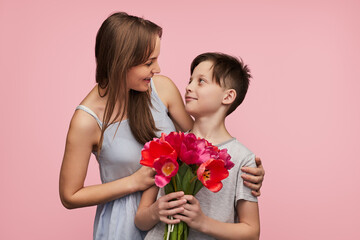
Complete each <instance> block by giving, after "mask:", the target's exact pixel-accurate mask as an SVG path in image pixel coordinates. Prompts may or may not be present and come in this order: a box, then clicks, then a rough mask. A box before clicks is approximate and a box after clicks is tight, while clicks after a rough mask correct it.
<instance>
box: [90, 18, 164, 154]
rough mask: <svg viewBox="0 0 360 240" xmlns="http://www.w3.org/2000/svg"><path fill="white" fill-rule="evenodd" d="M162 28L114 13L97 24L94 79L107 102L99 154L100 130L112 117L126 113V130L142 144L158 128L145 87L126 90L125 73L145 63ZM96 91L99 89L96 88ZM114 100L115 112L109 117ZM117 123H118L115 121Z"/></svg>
mask: <svg viewBox="0 0 360 240" xmlns="http://www.w3.org/2000/svg"><path fill="white" fill-rule="evenodd" d="M161 35H162V28H161V27H159V26H157V25H156V24H154V23H152V22H151V21H148V20H145V19H143V18H139V17H136V16H131V15H128V14H127V13H124V12H117V13H114V14H112V15H111V16H110V17H108V18H107V19H106V20H105V21H104V22H103V24H102V25H101V27H100V29H99V31H98V33H97V36H96V44H95V57H96V64H97V65H96V82H97V83H98V86H99V89H100V88H101V89H105V93H104V95H102V96H101V95H100V96H101V97H104V96H106V95H107V97H108V98H107V102H106V106H105V111H104V117H103V125H102V129H101V137H100V140H99V145H98V153H100V150H101V147H102V142H103V138H104V132H105V130H106V128H107V127H108V126H109V125H110V124H112V123H114V122H115V121H116V120H119V119H120V121H121V120H122V119H123V117H124V115H125V113H126V114H127V118H128V122H129V125H130V129H131V132H132V134H133V135H134V137H135V139H136V140H137V141H138V142H139V143H142V144H145V143H146V142H147V141H150V140H152V138H154V137H156V134H155V132H156V131H158V129H157V128H156V126H155V122H154V119H153V117H152V114H151V110H150V107H151V98H150V92H149V90H148V91H146V92H138V91H135V90H130V91H128V90H127V83H126V82H127V81H126V79H127V72H128V70H129V69H130V68H131V67H134V66H137V65H140V64H143V63H145V62H146V61H147V60H148V58H149V57H150V55H151V53H152V52H153V51H154V48H155V44H156V36H159V37H161ZM99 94H100V91H99ZM116 103H118V104H120V107H119V109H116V111H117V112H116V115H115V117H113V118H112V116H113V113H114V111H115V106H116ZM119 125H120V124H119Z"/></svg>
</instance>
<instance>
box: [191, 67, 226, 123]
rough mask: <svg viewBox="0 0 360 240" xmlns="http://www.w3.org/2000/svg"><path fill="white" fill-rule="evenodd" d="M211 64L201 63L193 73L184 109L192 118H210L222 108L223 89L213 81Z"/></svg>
mask: <svg viewBox="0 0 360 240" xmlns="http://www.w3.org/2000/svg"><path fill="white" fill-rule="evenodd" d="M212 66H213V63H212V62H211V61H204V62H201V63H200V64H199V65H197V66H196V68H195V69H194V71H193V74H192V75H191V78H190V81H189V84H188V86H187V87H186V94H185V102H186V104H185V109H186V111H187V112H188V113H189V114H190V115H192V116H194V117H205V116H211V115H212V114H214V113H216V112H217V111H218V110H219V109H220V107H221V106H222V102H223V99H224V97H225V91H226V90H225V89H224V88H222V87H221V86H219V85H218V84H216V82H215V80H213V69H212Z"/></svg>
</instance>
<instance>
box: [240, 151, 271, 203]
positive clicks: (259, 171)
mask: <svg viewBox="0 0 360 240" xmlns="http://www.w3.org/2000/svg"><path fill="white" fill-rule="evenodd" d="M255 162H256V166H257V167H242V168H241V171H243V172H245V173H247V174H242V175H241V177H242V178H243V179H244V185H245V186H247V187H248V188H250V189H251V190H252V191H251V194H252V195H253V196H255V197H259V196H260V195H261V193H260V189H261V186H262V183H263V181H264V176H265V169H264V167H263V165H262V163H261V159H260V158H258V157H256V158H255Z"/></svg>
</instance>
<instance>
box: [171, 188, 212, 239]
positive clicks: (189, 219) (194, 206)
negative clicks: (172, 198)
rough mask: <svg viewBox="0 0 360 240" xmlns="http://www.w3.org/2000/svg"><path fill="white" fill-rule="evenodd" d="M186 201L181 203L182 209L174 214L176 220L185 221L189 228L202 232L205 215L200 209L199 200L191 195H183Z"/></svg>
mask: <svg viewBox="0 0 360 240" xmlns="http://www.w3.org/2000/svg"><path fill="white" fill-rule="evenodd" d="M183 199H186V201H187V203H186V204H184V205H183V208H184V211H183V212H182V213H181V215H180V214H176V215H174V217H175V218H176V219H178V220H181V221H183V222H185V223H186V224H187V225H188V226H189V227H190V228H193V229H195V230H197V231H200V232H202V228H203V224H206V221H205V220H206V218H207V216H206V215H205V214H204V213H203V211H202V210H201V206H200V203H199V201H198V200H197V199H196V198H195V197H194V196H192V195H185V196H184V197H183Z"/></svg>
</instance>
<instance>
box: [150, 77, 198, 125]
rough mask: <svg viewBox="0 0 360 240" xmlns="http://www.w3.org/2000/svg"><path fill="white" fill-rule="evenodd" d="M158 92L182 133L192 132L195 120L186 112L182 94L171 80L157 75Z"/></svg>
mask: <svg viewBox="0 0 360 240" xmlns="http://www.w3.org/2000/svg"><path fill="white" fill-rule="evenodd" d="M153 80H154V84H155V88H156V91H157V93H158V95H159V97H160V99H161V101H162V102H163V103H164V105H165V106H166V107H167V109H168V110H169V115H170V117H171V120H172V121H173V122H174V124H175V126H177V128H179V130H180V131H183V132H186V131H188V130H190V129H191V128H192V126H193V124H194V121H193V119H192V118H191V117H190V116H189V114H187V112H186V111H185V106H184V102H183V100H182V97H181V94H180V92H179V90H178V88H177V87H176V86H175V84H174V83H173V82H172V81H171V79H170V78H168V77H165V76H162V75H156V76H154V77H153Z"/></svg>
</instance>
